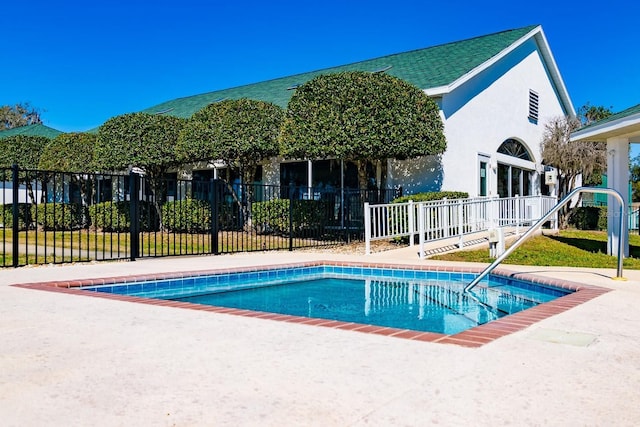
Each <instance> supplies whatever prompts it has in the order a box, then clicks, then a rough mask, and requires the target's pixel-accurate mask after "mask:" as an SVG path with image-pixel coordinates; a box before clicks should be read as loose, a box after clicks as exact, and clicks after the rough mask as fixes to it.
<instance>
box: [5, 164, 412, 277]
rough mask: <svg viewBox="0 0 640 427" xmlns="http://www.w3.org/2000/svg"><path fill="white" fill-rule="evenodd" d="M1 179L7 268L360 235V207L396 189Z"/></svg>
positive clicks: (50, 175) (16, 174)
mask: <svg viewBox="0 0 640 427" xmlns="http://www.w3.org/2000/svg"><path fill="white" fill-rule="evenodd" d="M0 182H1V184H0V189H1V190H2V194H1V196H0V202H1V204H2V206H1V207H0V208H1V209H0V234H1V237H2V247H1V248H0V249H1V251H2V254H1V258H0V265H1V266H3V267H8V266H13V267H18V266H22V265H27V264H47V263H68V262H80V261H100V260H115V259H130V260H135V259H137V258H141V257H161V256H177V255H200V254H221V253H232V252H248V251H265V250H276V249H280V250H281V249H288V250H294V249H296V248H305V247H313V246H324V245H337V244H342V243H344V242H348V241H351V240H359V241H360V240H363V238H364V221H363V219H364V213H363V205H364V203H365V202H371V203H387V202H389V201H391V200H392V199H393V198H395V197H398V196H399V195H400V194H399V192H398V191H396V190H370V191H359V190H352V189H337V190H333V191H327V190H326V189H324V190H321V189H314V188H311V187H304V188H300V187H287V186H273V185H262V184H238V183H227V182H225V181H223V180H208V181H207V180H181V179H177V177H176V176H175V174H174V175H173V176H171V175H168V176H164V177H162V178H158V179H152V177H149V176H142V175H139V174H136V173H133V172H132V173H130V174H128V175H125V174H108V173H66V172H56V171H42V170H25V169H19V168H17V167H15V166H14V167H13V168H8V169H7V168H5V169H0Z"/></svg>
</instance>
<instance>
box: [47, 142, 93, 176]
mask: <svg viewBox="0 0 640 427" xmlns="http://www.w3.org/2000/svg"><path fill="white" fill-rule="evenodd" d="M96 141H97V135H95V134H91V133H82V132H74V133H62V134H60V135H58V136H57V137H55V138H54V139H53V140H51V142H49V143H48V144H47V145H46V146H45V147H44V150H43V151H42V154H41V156H40V161H39V164H38V167H39V168H40V169H46V170H52V171H61V172H88V171H89V169H91V168H92V167H93V164H94V161H93V155H94V150H95V146H96Z"/></svg>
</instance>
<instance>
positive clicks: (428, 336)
mask: <svg viewBox="0 0 640 427" xmlns="http://www.w3.org/2000/svg"><path fill="white" fill-rule="evenodd" d="M322 265H332V266H339V267H363V268H392V269H403V270H406V269H409V270H423V271H424V270H426V271H434V272H442V273H480V272H481V271H482V268H480V267H454V266H414V265H406V264H386V263H363V262H345V261H311V262H299V263H285V264H272V265H259V266H252V267H238V268H230V269H213V270H198V271H182V272H172V273H160V274H144V275H132V276H119V277H103V278H95V279H80V280H66V281H51V282H40V283H21V284H16V285H12V286H15V287H19V288H26V289H38V290H45V291H52V292H59V293H67V294H73V295H82V296H85V297H94V298H105V299H110V300H118V301H127V302H136V303H140V304H149V305H157V306H164V307H177V308H186V309H190V310H200V311H208V312H212V313H222V314H232V315H236V316H245V317H255V318H258V319H269V320H276V321H281V322H289V323H299V324H304V325H313V326H323V327H327V328H334V329H344V330H349V331H357V332H364V333H370V334H378V335H386V336H390V337H396V338H404V339H410V340H415V341H427V342H435V343H443V344H456V345H459V346H464V347H481V346H483V345H485V344H488V343H490V342H493V341H495V340H496V339H498V338H501V337H503V336H506V335H510V334H512V333H514V332H517V331H520V330H523V329H525V328H527V327H529V326H531V325H533V324H535V323H537V322H539V321H541V320H544V319H546V318H549V317H551V316H554V315H556V314H559V313H562V312H564V311H567V310H569V309H571V308H573V307H576V306H578V305H580V304H583V303H585V302H587V301H590V300H592V299H594V298H596V297H598V296H600V295H602V294H605V293H607V292H609V291H610V289H606V288H601V287H598V286H593V285H587V284H583V283H577V282H571V281H568V280H562V279H554V278H549V277H541V276H536V275H533V274H530V273H517V272H513V271H510V270H507V269H496V270H494V271H493V272H492V274H494V275H498V276H503V277H511V278H517V279H519V280H526V281H528V282H533V283H536V284H540V285H548V286H553V287H556V288H562V289H567V290H570V291H572V292H573V293H570V294H567V295H565V296H563V297H560V298H557V299H555V300H553V301H550V302H547V303H543V304H539V305H537V306H535V307H532V308H529V309H527V310H524V311H521V312H518V313H515V314H512V315H509V316H505V317H502V318H500V319H497V320H494V321H492V322H489V323H486V324H484V325H480V326H476V327H474V328H471V329H467V330H466V331H463V332H460V333H457V334H453V335H445V334H439V333H433V332H420V331H412V330H408V329H396V328H390V327H383V326H374V325H366V324H360V323H351V322H341V321H337V320H327V319H319V318H309V317H299V316H291V315H286V314H277V313H267V312H260V311H252V310H242V309H236V308H225V307H215V306H206V305H200V304H192V303H187V302H178V301H169V300H160V299H152V298H141V297H134V296H128V295H118V294H111V293H106V292H87V291H83V290H81V289H79V288H81V287H86V286H97V285H109V284H116V283H122V282H128V283H136V282H144V281H150V280H163V279H177V278H184V277H194V276H206V275H211V274H228V273H246V272H253V271H260V270H269V269H281V268H295V267H315V266H322Z"/></svg>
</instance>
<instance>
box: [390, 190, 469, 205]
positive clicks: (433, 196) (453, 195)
mask: <svg viewBox="0 0 640 427" xmlns="http://www.w3.org/2000/svg"><path fill="white" fill-rule="evenodd" d="M467 198H469V193H465V192H463V191H430V192H427V193H416V194H411V195H408V196H402V197H398V198H397V199H393V200H392V201H391V203H407V202H408V201H409V200H413V201H414V202H415V203H418V202H432V201H434V200H443V199H449V200H451V199H467Z"/></svg>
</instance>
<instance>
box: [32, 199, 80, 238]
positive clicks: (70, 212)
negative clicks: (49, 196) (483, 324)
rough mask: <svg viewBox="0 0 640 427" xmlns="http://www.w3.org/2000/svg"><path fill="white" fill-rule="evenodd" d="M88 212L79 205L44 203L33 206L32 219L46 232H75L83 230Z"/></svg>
mask: <svg viewBox="0 0 640 427" xmlns="http://www.w3.org/2000/svg"><path fill="white" fill-rule="evenodd" d="M87 215H88V210H87V208H86V207H83V206H82V205H81V204H79V203H43V204H39V205H32V206H31V217H32V218H35V220H36V223H37V224H38V225H39V226H40V227H42V228H43V229H44V230H54V231H61V230H73V229H76V228H82V225H83V222H86V221H85V220H83V219H84V218H87Z"/></svg>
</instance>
